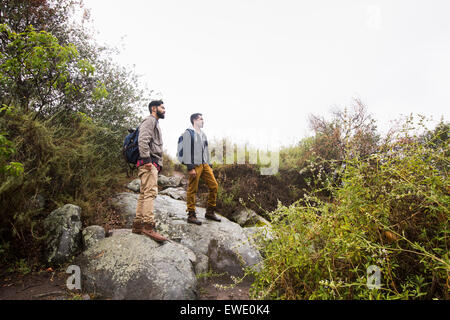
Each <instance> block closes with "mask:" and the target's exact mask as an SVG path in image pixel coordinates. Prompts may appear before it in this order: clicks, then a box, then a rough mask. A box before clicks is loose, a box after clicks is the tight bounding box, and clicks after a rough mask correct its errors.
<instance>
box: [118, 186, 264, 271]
mask: <svg viewBox="0 0 450 320" xmlns="http://www.w3.org/2000/svg"><path fill="white" fill-rule="evenodd" d="M115 199H120V201H117V202H116V203H117V205H120V204H122V205H123V208H122V212H126V215H127V219H128V218H130V219H131V221H132V218H133V217H134V214H135V211H136V205H137V197H136V195H133V194H131V193H126V192H125V193H120V194H117V195H116V196H115ZM154 208H155V220H156V229H157V230H158V231H159V232H160V233H162V234H163V235H165V236H167V237H169V238H170V239H172V240H174V241H177V242H179V243H180V244H182V245H184V246H186V247H187V248H189V249H191V250H192V251H194V252H195V254H196V256H197V258H198V259H197V260H198V263H196V264H195V270H196V272H206V271H208V268H212V269H213V270H214V271H217V272H227V273H228V274H230V275H234V276H242V275H243V268H245V267H252V266H255V267H258V264H259V263H260V262H261V255H260V253H259V251H258V250H257V248H255V247H254V246H253V245H252V244H251V243H249V239H248V237H247V235H246V234H245V232H244V230H243V228H242V227H241V226H239V225H238V224H236V223H234V222H232V221H230V220H228V219H226V218H225V217H221V219H222V221H221V222H215V221H211V220H207V219H205V218H204V215H205V209H204V208H199V207H197V212H198V213H199V214H198V219H199V220H200V221H202V222H203V224H202V225H201V226H197V225H193V224H188V223H187V213H186V203H185V202H184V201H180V200H175V199H173V198H171V197H169V196H166V195H161V194H160V195H158V196H157V197H156V200H155V203H154ZM130 227H131V224H130V225H129V226H127V228H130ZM205 261H207V262H205Z"/></svg>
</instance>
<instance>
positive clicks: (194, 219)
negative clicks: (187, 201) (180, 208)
mask: <svg viewBox="0 0 450 320" xmlns="http://www.w3.org/2000/svg"><path fill="white" fill-rule="evenodd" d="M187 222H188V223H193V224H196V225H199V226H200V225H201V224H202V222H201V221H200V220H198V219H197V215H196V213H195V211H189V212H188V218H187Z"/></svg>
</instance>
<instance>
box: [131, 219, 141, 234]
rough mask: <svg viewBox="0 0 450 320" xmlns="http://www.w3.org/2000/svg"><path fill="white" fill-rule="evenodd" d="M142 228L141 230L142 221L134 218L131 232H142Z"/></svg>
mask: <svg viewBox="0 0 450 320" xmlns="http://www.w3.org/2000/svg"><path fill="white" fill-rule="evenodd" d="M142 230H143V226H142V223H141V222H139V221H136V220H134V221H133V227H132V229H131V232H132V233H136V234H142Z"/></svg>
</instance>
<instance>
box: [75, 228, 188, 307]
mask: <svg viewBox="0 0 450 320" xmlns="http://www.w3.org/2000/svg"><path fill="white" fill-rule="evenodd" d="M195 262H196V256H195V254H194V253H193V252H192V251H191V250H190V249H188V248H186V247H185V246H183V245H180V244H178V243H175V242H166V243H164V244H162V245H161V244H159V243H157V242H155V241H153V240H152V239H150V238H148V237H146V236H143V235H136V234H133V233H131V231H130V230H129V229H128V230H127V231H123V232H119V233H115V234H114V235H113V236H111V237H107V238H105V239H102V240H100V241H98V242H97V243H95V244H94V245H92V246H90V247H89V249H88V250H86V251H84V252H83V253H82V254H81V255H80V256H79V257H78V258H77V259H76V261H75V263H76V264H77V265H79V266H80V269H81V274H82V288H83V290H84V291H87V292H89V293H94V294H95V295H96V296H99V297H101V298H111V299H120V300H122V299H133V300H153V299H157V300H180V299H181V300H192V299H196V297H197V294H196V287H197V279H196V276H195V273H194V267H193V266H194V264H195Z"/></svg>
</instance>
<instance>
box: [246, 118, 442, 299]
mask: <svg viewBox="0 0 450 320" xmlns="http://www.w3.org/2000/svg"><path fill="white" fill-rule="evenodd" d="M444 127H445V126H444ZM447 130H448V126H447ZM410 132H411V128H410V127H409V126H406V127H405V130H403V132H402V136H399V137H398V139H396V140H395V141H393V142H390V143H388V144H386V145H384V148H382V150H383V152H379V153H375V154H372V155H370V156H368V157H366V158H361V157H357V156H356V157H348V158H347V159H346V165H345V169H344V170H343V175H342V181H341V183H340V184H338V185H331V184H330V185H329V189H330V192H332V194H333V199H334V200H333V201H332V202H325V201H322V200H321V199H319V198H318V197H316V196H314V195H309V196H305V197H304V198H303V199H301V200H299V201H297V202H296V203H295V204H293V205H291V206H289V207H286V206H279V207H278V209H277V210H275V211H273V212H272V213H271V214H270V215H271V220H272V224H273V230H272V231H273V235H274V240H273V241H269V242H267V243H266V246H265V248H264V255H265V257H266V258H265V260H264V266H263V269H262V271H261V272H259V273H256V274H255V277H256V281H255V283H254V285H253V287H252V295H253V297H255V298H266V299H267V298H272V299H424V298H428V299H430V298H440V299H448V298H449V295H448V293H449V291H448V290H449V287H448V280H447V279H448V277H449V272H450V261H449V251H448V233H449V213H450V212H449V201H450V197H449V188H450V181H449V178H448V172H447V170H448V165H449V157H448V138H445V137H448V136H446V135H445V134H442V132H440V133H439V136H440V137H444V138H445V139H436V138H435V137H437V136H438V135H437V134H436V132H435V133H434V134H433V135H431V134H430V133H428V134H427V135H425V136H428V137H430V136H432V137H434V138H431V139H420V138H419V137H417V136H410ZM347 155H348V154H347ZM371 265H376V266H378V267H379V269H380V271H381V287H380V288H378V289H369V287H368V286H367V268H368V267H369V266H371Z"/></svg>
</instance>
